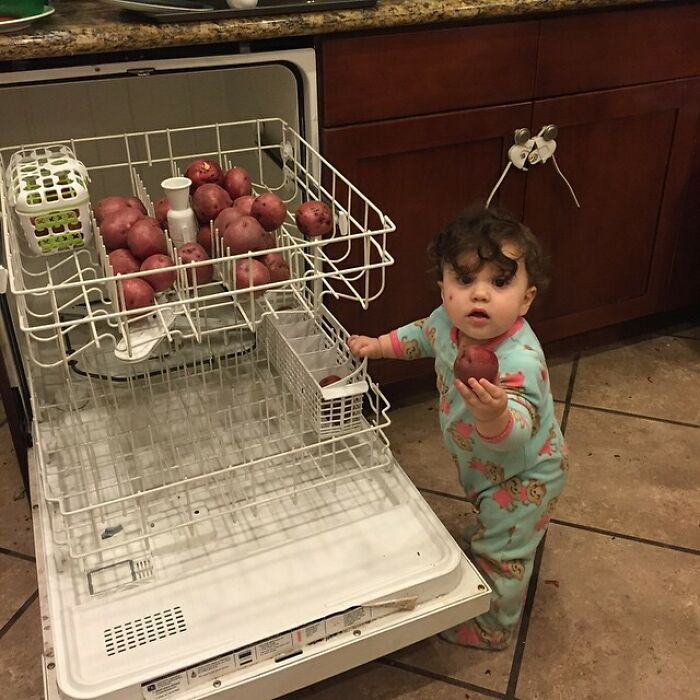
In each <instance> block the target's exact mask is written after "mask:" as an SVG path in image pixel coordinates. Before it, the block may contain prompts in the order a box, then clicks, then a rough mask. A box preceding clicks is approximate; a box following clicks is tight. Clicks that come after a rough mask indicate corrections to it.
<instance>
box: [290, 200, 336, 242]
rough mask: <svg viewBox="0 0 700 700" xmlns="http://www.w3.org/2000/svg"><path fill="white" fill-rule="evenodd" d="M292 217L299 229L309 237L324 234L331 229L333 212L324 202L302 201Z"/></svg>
mask: <svg viewBox="0 0 700 700" xmlns="http://www.w3.org/2000/svg"><path fill="white" fill-rule="evenodd" d="M294 218H295V220H296V222H297V227H298V228H299V230H300V231H301V232H302V233H303V234H304V235H305V236H309V237H310V238H315V237H317V236H324V235H325V234H327V233H330V231H331V230H332V229H333V213H332V212H331V210H330V207H329V206H328V205H327V204H326V203H325V202H304V203H303V204H302V205H300V206H299V208H298V209H297V211H296V214H295V216H294Z"/></svg>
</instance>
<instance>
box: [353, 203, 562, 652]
mask: <svg viewBox="0 0 700 700" xmlns="http://www.w3.org/2000/svg"><path fill="white" fill-rule="evenodd" d="M428 255H429V258H430V261H431V263H432V264H433V265H434V267H435V270H436V273H437V276H438V286H439V287H440V292H441V295H442V305H441V306H439V307H438V308H437V309H435V311H433V312H432V314H430V316H429V317H428V318H424V319H421V320H419V321H415V322H414V323H409V324H408V325H406V326H402V327H401V328H398V329H396V330H394V331H391V332H390V333H388V334H386V335H382V336H380V337H379V338H370V337H367V336H359V335H353V336H351V337H350V339H349V341H348V345H349V347H350V350H351V352H352V353H353V354H354V355H355V356H357V357H369V358H373V359H378V358H396V359H402V360H413V359H417V358H420V357H434V358H435V372H436V374H437V388H438V391H439V394H440V397H439V408H440V410H439V414H440V426H441V428H442V433H443V437H444V440H445V445H446V447H447V449H448V451H449V452H450V454H451V456H452V459H453V460H454V462H455V465H456V466H457V471H458V474H459V479H460V482H461V483H462V486H463V487H464V490H465V492H466V495H467V498H468V499H469V501H470V502H471V503H472V504H473V505H474V506H475V507H476V509H477V511H478V515H477V517H476V520H475V522H474V524H473V525H470V526H468V528H467V530H466V531H465V541H466V542H467V543H468V546H469V549H470V550H471V555H472V559H473V561H474V563H475V564H476V566H477V567H478V568H479V570H480V571H481V573H482V574H483V576H484V577H485V578H486V580H487V581H489V582H490V584H491V587H492V589H493V596H492V598H491V608H490V610H489V611H488V612H487V613H485V614H483V615H480V616H479V617H477V618H475V619H474V620H470V621H467V622H464V623H462V624H460V625H457V626H456V627H453V628H452V629H449V630H446V631H445V632H443V633H442V634H441V637H442V638H443V639H446V640H448V641H450V642H455V643H457V644H462V645H465V646H474V647H479V648H486V649H503V648H505V647H506V646H508V644H509V643H510V641H511V639H512V637H513V633H514V631H515V628H516V626H517V624H518V619H519V617H520V614H521V612H522V608H523V604H524V601H525V594H526V591H527V585H528V581H529V579H530V575H531V574H532V566H533V560H534V556H535V549H536V548H537V545H538V543H539V542H540V540H541V539H542V536H543V535H544V532H545V530H546V529H547V525H548V523H549V519H550V516H551V513H552V509H553V507H554V504H555V502H556V500H557V497H558V496H559V494H560V493H561V491H562V488H563V486H564V482H565V481H566V475H565V469H566V458H565V446H564V440H563V438H562V434H561V430H560V428H559V425H558V423H557V420H556V418H555V416H554V405H553V402H552V394H551V390H550V385H549V375H548V372H547V366H546V364H545V358H544V354H543V352H542V348H541V346H540V344H539V341H538V340H537V337H536V336H535V334H534V333H533V331H532V329H531V328H530V326H529V324H528V323H527V321H526V320H525V319H524V316H525V314H526V313H527V311H528V309H529V308H530V305H531V304H532V301H533V299H534V298H535V294H536V293H537V290H538V289H542V288H543V287H544V285H545V284H546V276H545V265H544V256H543V253H542V249H541V247H540V245H539V243H538V241H537V240H536V239H535V237H534V236H533V235H532V233H531V232H530V230H529V229H528V228H527V227H525V226H524V225H523V224H521V223H520V222H518V221H517V220H515V219H513V218H512V217H511V216H509V215H508V214H506V213H505V212H502V211H500V210H497V209H495V208H493V207H492V208H489V209H484V208H483V207H470V208H469V209H467V210H465V211H464V212H463V213H462V214H460V215H459V216H458V217H457V218H456V219H455V220H454V221H453V222H452V223H450V224H448V225H447V227H446V228H445V229H444V230H443V231H441V232H440V233H439V234H438V235H437V237H436V238H435V239H434V240H433V242H432V243H431V244H430V247H429V249H428ZM477 344H478V345H483V346H485V347H487V348H488V349H490V350H492V351H493V352H494V353H496V356H497V357H498V362H499V373H500V376H499V378H498V379H497V380H496V383H495V384H492V383H491V382H489V381H488V380H486V379H481V380H480V381H477V380H476V379H473V378H471V379H469V384H468V385H465V384H463V383H462V382H461V381H460V380H459V379H457V378H455V376H454V371H453V364H454V361H455V359H456V357H457V355H458V354H459V352H460V350H462V349H463V348H466V347H469V346H471V345H477Z"/></svg>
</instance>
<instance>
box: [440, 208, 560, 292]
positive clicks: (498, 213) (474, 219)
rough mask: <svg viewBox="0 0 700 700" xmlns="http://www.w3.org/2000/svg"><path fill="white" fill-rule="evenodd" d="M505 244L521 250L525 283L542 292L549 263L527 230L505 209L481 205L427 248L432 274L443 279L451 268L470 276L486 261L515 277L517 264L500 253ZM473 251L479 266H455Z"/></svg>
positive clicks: (459, 216)
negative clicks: (444, 270) (449, 267)
mask: <svg viewBox="0 0 700 700" xmlns="http://www.w3.org/2000/svg"><path fill="white" fill-rule="evenodd" d="M504 243H512V244H514V245H516V246H517V247H518V248H519V249H520V251H521V258H522V260H523V262H524V264H525V270H526V272H527V277H528V282H529V284H530V285H531V286H534V287H537V289H538V291H540V292H542V291H544V290H545V289H546V288H547V284H548V283H549V276H548V266H549V264H548V263H549V261H548V259H547V257H546V256H545V254H544V251H543V250H542V246H541V245H540V243H539V241H538V240H537V238H535V236H534V234H533V233H532V231H530V229H529V228H528V227H527V226H525V225H524V224H523V223H521V222H520V221H518V220H517V219H516V218H514V217H513V216H512V215H511V214H509V213H508V212H507V211H505V210H504V209H501V208H498V207H494V206H491V207H489V208H488V209H487V208H486V207H485V206H484V205H483V204H481V203H475V204H472V205H470V206H468V207H467V208H466V209H465V210H464V211H462V212H461V213H460V214H459V215H458V216H457V217H456V218H455V219H454V220H453V221H451V222H450V223H449V224H447V226H445V228H443V229H442V231H440V232H439V233H438V234H437V236H435V238H434V239H433V240H432V242H431V243H430V245H429V246H428V260H429V261H430V263H431V268H432V271H433V272H434V273H435V274H436V275H437V276H438V278H439V279H442V268H443V266H444V265H445V264H448V265H451V266H452V267H453V268H454V269H455V270H456V271H457V272H458V273H472V272H475V271H476V270H478V269H480V268H481V266H482V265H483V264H484V263H485V262H493V263H495V264H496V265H498V267H500V268H501V269H502V270H503V271H504V273H505V274H506V275H508V276H511V277H512V276H513V275H515V273H516V271H517V269H518V265H517V262H516V261H515V260H512V259H511V258H509V257H507V256H506V255H504V254H503V252H502V250H501V248H502V246H503V244H504ZM470 251H471V252H475V253H476V254H477V255H478V256H479V259H480V260H481V262H480V264H479V265H478V266H477V267H476V268H475V269H471V270H465V269H464V268H463V266H461V265H459V264H458V262H457V261H458V260H459V258H460V257H461V256H462V255H463V254H464V253H466V252H470Z"/></svg>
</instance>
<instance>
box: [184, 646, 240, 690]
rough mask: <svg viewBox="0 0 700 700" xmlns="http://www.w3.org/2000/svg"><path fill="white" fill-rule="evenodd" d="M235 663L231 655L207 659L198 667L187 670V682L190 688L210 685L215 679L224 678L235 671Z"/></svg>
mask: <svg viewBox="0 0 700 700" xmlns="http://www.w3.org/2000/svg"><path fill="white" fill-rule="evenodd" d="M235 668H236V662H235V661H234V658H233V654H222V655H221V656H217V657H216V658H214V659H209V661H205V662H204V663H202V664H199V666H192V667H191V668H188V669H187V680H188V681H189V683H190V687H193V686H197V685H199V684H200V683H211V682H212V681H213V680H216V679H217V678H221V677H222V676H225V675H226V674H227V673H230V672H231V671H233V670H235Z"/></svg>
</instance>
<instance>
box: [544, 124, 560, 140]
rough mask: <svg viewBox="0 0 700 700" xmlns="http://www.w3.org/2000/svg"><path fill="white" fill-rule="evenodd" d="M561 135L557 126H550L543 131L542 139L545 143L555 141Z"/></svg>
mask: <svg viewBox="0 0 700 700" xmlns="http://www.w3.org/2000/svg"><path fill="white" fill-rule="evenodd" d="M558 134H559V129H557V125H556V124H549V125H547V126H545V127H544V129H542V138H543V139H544V140H545V141H554V139H555V138H557V135H558Z"/></svg>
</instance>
